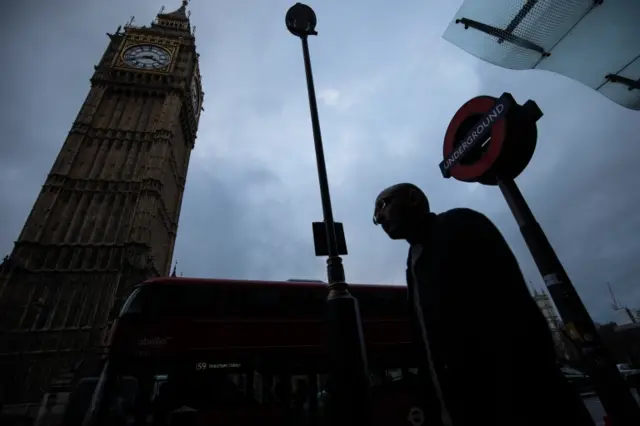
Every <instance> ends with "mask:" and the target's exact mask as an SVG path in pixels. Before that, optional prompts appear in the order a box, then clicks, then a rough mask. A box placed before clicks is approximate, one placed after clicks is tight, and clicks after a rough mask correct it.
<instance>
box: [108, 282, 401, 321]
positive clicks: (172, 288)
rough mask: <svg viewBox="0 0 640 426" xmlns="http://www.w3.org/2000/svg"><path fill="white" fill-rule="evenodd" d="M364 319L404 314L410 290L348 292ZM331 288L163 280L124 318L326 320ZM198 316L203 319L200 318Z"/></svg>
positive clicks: (140, 291) (132, 301)
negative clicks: (140, 314)
mask: <svg viewBox="0 0 640 426" xmlns="http://www.w3.org/2000/svg"><path fill="white" fill-rule="evenodd" d="M349 290H350V292H351V294H352V295H353V296H354V297H355V298H356V299H357V300H358V302H359V303H358V304H359V306H360V310H361V312H362V314H363V315H365V316H368V315H371V316H379V315H382V316H384V317H394V316H398V315H404V314H405V313H406V312H405V310H406V301H407V287H406V286H399V285H382V284H354V285H351V286H350V287H349ZM327 295H328V288H327V284H324V283H316V282H308V281H258V280H229V279H206V278H184V277H161V278H153V279H150V280H147V281H145V282H143V283H141V284H139V285H137V286H136V287H135V289H134V291H133V293H132V294H131V296H130V298H129V300H128V302H126V303H125V306H124V307H123V310H122V311H121V314H124V313H125V312H129V313H134V312H147V313H149V314H151V313H152V312H156V314H157V315H169V313H173V314H178V313H179V312H183V313H184V314H187V313H190V314H193V315H205V316H207V317H210V318H213V317H216V316H217V317H221V318H222V317H229V316H233V317H237V318H241V317H256V316H261V317H265V318H266V317H271V318H276V317H281V316H283V315H284V314H285V313H287V314H288V315H289V316H290V317H298V318H304V317H318V318H320V317H322V316H323V315H324V312H325V311H324V309H325V301H326V299H327ZM197 312H200V314H197Z"/></svg>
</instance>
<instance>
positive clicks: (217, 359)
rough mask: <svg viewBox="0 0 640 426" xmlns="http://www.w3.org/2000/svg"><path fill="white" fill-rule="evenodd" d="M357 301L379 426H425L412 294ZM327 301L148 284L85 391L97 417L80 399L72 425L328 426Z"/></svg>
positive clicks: (317, 290) (373, 291) (273, 289)
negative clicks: (409, 302) (412, 321)
mask: <svg viewBox="0 0 640 426" xmlns="http://www.w3.org/2000/svg"><path fill="white" fill-rule="evenodd" d="M350 289H351V292H352V294H353V295H354V296H355V297H356V298H357V299H358V301H359V304H360V311H361V316H362V324H363V331H364V336H365V342H366V347H367V352H368V359H369V367H370V372H371V378H372V383H373V385H374V386H373V388H372V389H373V398H374V401H373V407H374V410H375V413H374V414H375V415H374V418H375V420H376V424H377V425H381V426H382V425H385V426H386V425H398V424H405V423H406V422H407V421H409V422H410V423H409V424H419V423H420V422H419V421H418V423H416V418H417V419H418V420H420V416H421V415H422V414H421V413H422V408H421V406H420V404H421V400H420V397H419V395H418V392H417V389H418V388H419V386H418V385H417V381H416V375H417V369H416V368H415V367H416V366H417V362H416V357H415V356H414V352H413V345H412V343H411V335H410V334H411V333H410V327H409V323H408V316H407V312H408V311H407V303H406V297H407V295H406V287H404V286H387V285H352V286H351V287H350ZM326 295H327V286H326V284H324V283H321V282H309V281H306V282H305V281H287V282H267V281H236V280H213V279H190V278H175V277H174V278H158V279H153V280H150V281H147V282H145V283H143V284H141V285H139V286H137V287H136V288H134V289H133V291H132V293H131V294H130V296H129V298H128V300H127V301H126V303H125V304H124V306H123V308H122V310H121V312H120V314H119V316H118V318H117V320H116V322H115V323H114V325H113V327H112V330H111V334H110V341H109V347H108V356H107V358H106V362H105V365H104V368H103V371H102V374H101V376H100V378H99V379H98V380H95V379H94V380H85V381H86V382H87V383H86V384H85V388H87V386H88V387H94V388H95V390H94V391H93V398H92V402H91V404H90V406H89V407H87V404H86V403H80V402H78V403H75V404H74V401H83V400H84V401H86V399H87V398H86V396H85V397H84V398H83V397H81V396H77V397H75V398H74V397H73V396H72V398H71V401H70V405H69V407H68V409H67V413H66V416H65V424H67V425H69V426H73V425H74V424H76V422H77V423H78V424H84V425H91V426H94V425H120V424H149V425H169V424H181V425H189V424H197V425H212V426H213V425H216V426H217V425H220V426H222V425H250V424H258V423H260V424H264V425H282V424H288V425H321V424H326V423H325V422H326V419H327V412H328V410H329V406H330V401H331V383H330V380H329V379H328V374H327V373H328V372H329V366H328V365H327V361H326V360H327V356H326V353H325V343H326V337H327V333H326V327H325V321H324V308H325V300H326ZM83 392H84V393H85V394H86V393H87V392H88V389H84V390H83Z"/></svg>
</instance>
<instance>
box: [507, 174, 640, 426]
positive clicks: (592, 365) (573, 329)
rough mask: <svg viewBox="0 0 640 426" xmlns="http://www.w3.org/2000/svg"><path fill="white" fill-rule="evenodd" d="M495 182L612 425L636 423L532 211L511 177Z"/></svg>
mask: <svg viewBox="0 0 640 426" xmlns="http://www.w3.org/2000/svg"><path fill="white" fill-rule="evenodd" d="M498 185H499V187H500V190H501V191H502V194H503V195H504V198H505V200H506V201H507V204H508V205H509V208H510V209H511V211H512V213H513V215H514V217H515V219H516V222H517V223H518V225H519V226H520V232H521V233H522V236H523V237H524V240H525V242H526V244H527V246H528V247H529V251H531V255H532V256H533V259H534V261H535V262H536V265H537V267H538V270H539V271H540V274H541V275H542V277H543V279H544V281H545V284H546V286H547V289H548V291H549V294H550V295H551V298H552V299H553V302H554V303H555V305H556V307H557V308H558V312H559V313H560V316H561V317H562V319H563V321H564V323H565V326H566V328H567V329H568V330H569V334H570V335H571V334H573V338H572V340H573V341H574V343H576V344H577V346H578V348H579V349H580V352H581V357H582V359H583V361H584V363H585V366H586V367H587V370H588V373H589V374H590V376H591V378H592V379H593V381H594V385H595V388H596V392H597V394H598V397H599V398H600V401H601V402H602V405H603V407H604V409H605V410H606V412H607V414H608V415H609V417H610V419H611V422H612V424H613V425H614V426H637V425H640V407H639V406H638V403H637V402H636V400H635V398H634V397H633V395H632V394H631V389H630V388H629V386H627V384H626V383H625V381H624V380H623V379H622V377H621V376H620V373H619V372H618V369H617V368H616V365H615V362H614V360H613V358H612V357H611V355H610V354H609V352H608V351H607V349H606V348H605V347H604V345H603V343H602V340H601V339H600V335H599V334H598V331H597V330H596V326H595V324H594V323H593V320H592V319H591V316H590V315H589V312H588V311H587V309H586V308H585V306H584V304H583V303H582V301H581V300H580V296H579V295H578V293H577V292H576V290H575V288H574V286H573V284H572V283H571V280H570V279H569V276H568V275H567V273H566V271H565V270H564V268H563V266H562V263H561V262H560V260H559V259H558V256H557V255H556V253H555V251H554V249H553V247H552V246H551V243H550V242H549V240H548V239H547V237H546V235H545V234H544V231H543V230H542V227H541V226H540V224H539V223H538V222H537V221H536V218H535V216H534V215H533V212H532V211H531V209H530V208H529V206H528V205H527V202H526V200H525V199H524V197H523V196H522V193H521V192H520V189H519V188H518V186H517V185H516V183H515V181H514V180H513V179H505V180H499V181H498Z"/></svg>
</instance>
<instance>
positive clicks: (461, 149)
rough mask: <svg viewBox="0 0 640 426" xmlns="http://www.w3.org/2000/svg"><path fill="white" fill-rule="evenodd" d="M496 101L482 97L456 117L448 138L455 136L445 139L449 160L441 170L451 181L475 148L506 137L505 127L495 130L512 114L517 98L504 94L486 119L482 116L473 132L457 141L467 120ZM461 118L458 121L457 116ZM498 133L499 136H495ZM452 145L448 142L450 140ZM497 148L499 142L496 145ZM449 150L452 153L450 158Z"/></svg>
mask: <svg viewBox="0 0 640 426" xmlns="http://www.w3.org/2000/svg"><path fill="white" fill-rule="evenodd" d="M490 102H492V98H489V97H488V96H480V97H477V98H474V99H472V100H470V101H469V102H467V103H466V104H465V105H464V106H463V107H462V108H461V109H460V110H459V111H458V113H457V114H456V116H455V117H454V119H453V120H451V124H450V125H449V129H447V136H449V134H450V133H451V137H450V138H447V140H445V153H444V156H445V159H444V160H443V161H442V162H441V163H440V171H441V172H442V176H444V177H445V178H448V177H450V176H451V169H452V168H453V167H454V166H455V165H457V164H458V163H459V162H460V160H461V159H462V158H463V157H464V156H465V155H466V154H467V153H469V152H470V151H471V150H472V149H474V148H476V147H477V146H478V145H479V144H483V143H484V142H486V141H487V139H488V138H489V137H491V139H492V141H494V142H495V141H496V140H497V139H498V138H500V139H503V138H504V125H502V126H499V127H498V126H496V127H495V131H492V129H493V125H494V124H496V123H497V122H498V121H499V120H501V119H503V117H504V116H505V115H506V114H507V112H508V111H509V107H510V106H511V104H512V103H513V102H514V100H513V97H511V95H510V94H508V93H504V94H503V95H502V96H501V97H500V98H499V99H498V100H497V101H496V102H495V103H493V105H492V106H491V108H489V111H487V112H486V113H485V114H484V116H482V117H481V118H480V119H479V120H478V121H477V122H475V123H474V124H473V126H472V127H471V129H469V130H468V131H467V134H466V135H465V136H464V137H463V138H462V139H460V141H459V143H455V142H457V141H456V140H455V139H456V135H457V133H458V132H459V130H460V126H461V124H462V122H463V121H464V120H467V119H469V118H473V117H475V116H477V115H478V114H480V113H481V112H482V111H484V110H486V109H487V107H488V106H489V103H490ZM458 114H460V116H459V118H458V119H457V120H456V117H458ZM493 133H495V135H494V134H493ZM449 140H450V141H451V142H452V143H447V141H449ZM494 145H495V143H494ZM447 151H448V152H449V154H448V155H447Z"/></svg>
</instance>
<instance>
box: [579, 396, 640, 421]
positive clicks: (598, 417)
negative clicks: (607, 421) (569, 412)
mask: <svg viewBox="0 0 640 426" xmlns="http://www.w3.org/2000/svg"><path fill="white" fill-rule="evenodd" d="M632 392H633V396H635V397H636V400H638V403H640V395H638V392H637V391H636V390H632ZM583 400H584V405H585V406H586V407H587V410H589V412H590V413H591V416H592V417H593V419H594V420H595V422H596V426H604V420H603V419H604V415H605V414H606V412H605V411H604V407H603V406H602V403H601V402H600V399H599V398H598V396H597V395H583Z"/></svg>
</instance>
